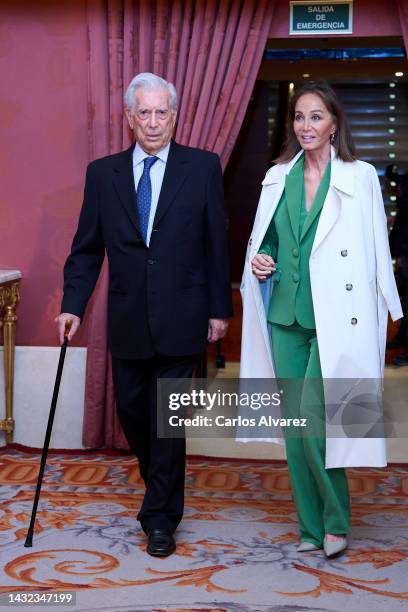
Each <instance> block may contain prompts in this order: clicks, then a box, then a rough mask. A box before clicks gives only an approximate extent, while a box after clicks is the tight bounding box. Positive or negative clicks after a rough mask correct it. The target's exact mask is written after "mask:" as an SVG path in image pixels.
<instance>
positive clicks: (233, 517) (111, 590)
mask: <svg viewBox="0 0 408 612" xmlns="http://www.w3.org/2000/svg"><path fill="white" fill-rule="evenodd" d="M38 465H39V455H37V454H33V453H28V452H22V451H19V450H15V449H9V450H7V449H3V451H1V452H0V484H1V489H0V490H1V494H0V495H1V499H0V502H1V506H0V546H1V565H0V576H1V578H0V593H3V595H1V598H2V601H4V599H3V597H4V596H5V595H4V594H5V593H7V592H18V591H25V592H31V591H36V592H37V591H41V592H50V591H57V590H58V591H66V590H72V591H75V592H76V605H75V606H69V607H66V609H69V610H82V611H85V610H112V611H113V610H118V611H119V610H120V611H125V610H126V611H128V612H130V611H132V612H152V611H155V612H165V611H166V612H167V611H171V612H209V611H212V612H224V611H228V612H230V611H233V612H249V611H251V612H254V611H259V612H272V611H282V612H283V611H292V612H301V611H305V610H308V611H322V610H324V611H326V610H338V611H340V610H342V611H343V610H345V609H346V607H347V606H348V607H350V609H351V608H352V609H353V610H354V611H364V612H366V611H367V610H370V612H377V611H378V612H380V611H381V612H383V611H384V610H387V611H388V610H407V609H408V580H407V576H408V560H407V558H408V469H407V468H406V467H390V468H388V469H386V470H376V469H359V470H349V481H350V488H351V492H352V496H353V506H352V525H353V532H352V538H351V541H350V547H349V550H348V552H347V554H345V555H343V556H342V557H340V558H338V559H333V560H330V561H328V560H325V558H324V556H323V554H322V552H315V553H309V554H304V553H303V554H300V553H297V552H296V544H297V525H296V516H295V513H294V508H293V503H292V501H291V498H290V491H289V483H288V475H287V471H286V467H285V464H284V463H268V464H266V463H265V462H262V463H261V462H256V461H246V462H241V461H232V460H231V461H226V460H219V459H217V460H212V459H205V460H204V459H190V460H189V463H188V474H187V491H186V493H187V496H186V512H185V518H184V520H183V522H182V524H181V526H180V528H179V529H178V531H177V551H176V554H174V555H172V556H171V557H168V558H166V559H155V558H152V557H150V556H148V555H147V554H146V553H145V550H144V549H145V536H144V534H143V533H142V532H140V530H139V528H138V527H137V523H136V521H135V518H134V517H135V515H136V513H137V509H138V506H139V503H140V500H141V497H142V492H143V486H142V482H141V480H140V478H139V472H138V469H137V465H136V463H135V461H134V460H133V459H132V458H131V457H130V456H120V455H113V456H109V455H107V454H102V453H92V454H91V453H88V454H80V455H74V454H52V455H51V456H50V457H49V460H48V465H47V471H46V476H45V481H44V485H43V491H42V496H41V500H40V506H39V512H38V515H37V516H38V519H37V521H38V522H37V531H36V533H35V537H34V543H33V547H32V548H24V541H25V536H26V531H27V526H28V523H29V518H30V513H31V507H32V499H33V492H34V488H35V483H36V479H37V474H38ZM14 607H15V606H14ZM18 607H20V606H18ZM61 607H62V606H58V607H57V606H56V607H55V608H54V607H49V606H47V607H45V606H44V609H48V610H50V609H52V610H54V609H56V610H57V609H61ZM64 607H65V606H64ZM38 608H39V606H37V609H38Z"/></svg>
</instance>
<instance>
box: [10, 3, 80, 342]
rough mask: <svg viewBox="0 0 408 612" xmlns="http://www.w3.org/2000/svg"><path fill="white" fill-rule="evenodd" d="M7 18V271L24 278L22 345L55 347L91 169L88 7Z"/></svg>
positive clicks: (47, 6) (37, 8) (20, 6)
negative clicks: (65, 276) (65, 268)
mask: <svg viewBox="0 0 408 612" xmlns="http://www.w3.org/2000/svg"><path fill="white" fill-rule="evenodd" d="M0 12H1V14H0V71H1V75H2V84H3V87H2V91H1V93H0V128H1V144H0V167H1V175H2V180H1V191H0V268H17V269H20V270H21V271H22V274H23V280H22V283H21V303H20V306H19V308H18V316H19V321H18V328H17V343H18V344H20V345H21V344H22V345H36V346H42V345H54V344H56V333H55V329H54V327H55V326H54V323H53V318H54V317H55V316H56V314H58V312H59V301H60V297H61V284H62V283H61V279H62V265H63V262H64V260H65V258H66V255H67V252H68V249H69V246H70V242H71V240H72V236H73V232H74V229H75V224H76V219H77V214H78V210H79V208H80V205H81V200H82V189H83V176H84V171H85V167H86V163H87V161H88V142H87V39H86V13H85V3H84V2H72V3H61V4H60V3H55V2H53V1H48V2H46V1H42V2H39V1H36V2H31V1H29V0H27V1H26V2H21V1H20V2H15V1H13V2H10V3H7V5H6V3H1V8H0ZM85 333H86V330H82V332H81V336H80V337H79V338H78V341H77V343H78V344H83V343H84V340H85Z"/></svg>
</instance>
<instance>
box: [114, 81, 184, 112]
mask: <svg viewBox="0 0 408 612" xmlns="http://www.w3.org/2000/svg"><path fill="white" fill-rule="evenodd" d="M142 88H143V89H167V91H168V93H169V103H170V108H172V109H174V110H175V109H176V108H177V94H176V88H175V87H174V85H173V83H169V82H168V81H165V80H164V79H162V78H161V77H159V76H157V75H156V74H152V73H151V72H141V73H140V74H137V75H136V76H135V77H133V79H132V80H131V81H130V83H129V86H128V88H127V90H126V91H125V94H124V96H123V100H124V103H125V107H126V108H127V109H128V110H131V111H132V110H134V107H135V102H136V92H137V90H138V89H142Z"/></svg>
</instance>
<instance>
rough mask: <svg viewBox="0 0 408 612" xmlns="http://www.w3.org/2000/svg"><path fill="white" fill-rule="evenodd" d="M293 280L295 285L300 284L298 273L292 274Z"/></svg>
mask: <svg viewBox="0 0 408 612" xmlns="http://www.w3.org/2000/svg"><path fill="white" fill-rule="evenodd" d="M292 280H293V282H294V283H298V282H299V274H298V273H297V272H294V273H293V274H292Z"/></svg>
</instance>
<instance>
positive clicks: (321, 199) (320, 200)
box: [300, 168, 329, 241]
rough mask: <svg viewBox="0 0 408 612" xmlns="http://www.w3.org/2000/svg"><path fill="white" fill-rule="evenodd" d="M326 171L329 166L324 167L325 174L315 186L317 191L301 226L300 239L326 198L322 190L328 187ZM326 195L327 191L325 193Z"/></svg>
mask: <svg viewBox="0 0 408 612" xmlns="http://www.w3.org/2000/svg"><path fill="white" fill-rule="evenodd" d="M327 172H329V168H327V169H326V171H325V176H324V177H323V178H322V182H321V183H320V185H319V187H318V188H317V193H316V197H315V200H314V202H313V204H312V207H311V208H310V210H309V212H308V214H307V217H306V219H305V222H304V224H303V227H302V231H301V234H300V241H302V240H303V238H304V237H305V235H306V233H307V231H308V230H309V228H310V227H311V225H312V223H313V221H314V220H315V219H316V217H317V215H318V214H319V212H320V211H321V210H322V207H323V204H324V202H325V199H326V197H323V193H322V190H323V189H327V187H328V179H329V177H328V176H327V174H326V173H327ZM327 190H328V189H327ZM326 195H327V193H326ZM302 204H303V205H304V204H305V202H303V203H302Z"/></svg>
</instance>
